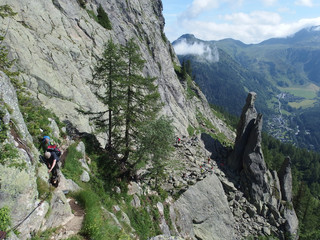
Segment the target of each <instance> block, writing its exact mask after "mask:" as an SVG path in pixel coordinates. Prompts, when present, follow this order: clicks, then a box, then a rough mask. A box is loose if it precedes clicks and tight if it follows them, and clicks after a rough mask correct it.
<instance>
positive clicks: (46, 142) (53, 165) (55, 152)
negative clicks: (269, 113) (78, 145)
mask: <svg viewBox="0 0 320 240" xmlns="http://www.w3.org/2000/svg"><path fill="white" fill-rule="evenodd" d="M40 147H41V148H42V150H43V152H44V156H42V155H40V156H39V157H40V161H41V162H43V163H45V164H46V165H47V167H48V169H49V170H48V173H49V174H50V172H51V173H52V177H51V178H50V182H51V184H52V185H53V186H55V187H57V186H58V183H59V176H58V168H59V166H58V162H59V161H60V158H59V157H60V156H61V151H60V149H59V148H58V147H57V145H55V144H51V142H50V137H49V136H44V137H43V139H42V141H41V145H40Z"/></svg>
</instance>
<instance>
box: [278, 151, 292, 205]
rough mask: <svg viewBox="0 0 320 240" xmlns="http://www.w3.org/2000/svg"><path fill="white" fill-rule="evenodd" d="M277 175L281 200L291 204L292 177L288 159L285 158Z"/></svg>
mask: <svg viewBox="0 0 320 240" xmlns="http://www.w3.org/2000/svg"><path fill="white" fill-rule="evenodd" d="M278 175H279V180H280V187H281V193H282V199H283V200H284V201H288V202H291V201H292V175H291V159H290V157H286V159H285V160H284V162H283V164H282V166H281V169H280V171H279V173H278Z"/></svg>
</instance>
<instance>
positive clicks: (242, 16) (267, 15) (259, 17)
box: [225, 11, 281, 25]
mask: <svg viewBox="0 0 320 240" xmlns="http://www.w3.org/2000/svg"><path fill="white" fill-rule="evenodd" d="M225 20H227V21H231V22H233V24H236V25H247V24H250V25H259V24H262V25H269V24H278V23H280V22H281V16H280V15H279V14H277V13H273V12H265V11H254V12H251V13H250V14H246V13H241V12H240V13H234V14H230V15H226V16H225Z"/></svg>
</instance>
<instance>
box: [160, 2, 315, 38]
mask: <svg viewBox="0 0 320 240" xmlns="http://www.w3.org/2000/svg"><path fill="white" fill-rule="evenodd" d="M162 3H163V15H164V17H165V19H166V25H165V33H166V36H167V37H168V39H169V40H170V41H174V40H176V39H177V38H178V37H180V36H181V35H182V34H185V33H191V34H194V35H195V36H196V37H197V38H200V39H203V40H220V39H224V38H233V39H236V40H240V41H242V42H244V43H247V44H249V43H259V42H261V41H263V40H266V39H269V38H273V37H286V36H289V35H292V34H294V33H295V32H297V31H299V30H300V29H302V28H305V27H309V26H316V25H320V0H162Z"/></svg>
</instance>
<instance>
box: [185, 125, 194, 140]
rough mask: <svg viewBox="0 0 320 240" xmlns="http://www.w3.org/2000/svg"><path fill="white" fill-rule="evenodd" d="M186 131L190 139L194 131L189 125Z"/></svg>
mask: <svg viewBox="0 0 320 240" xmlns="http://www.w3.org/2000/svg"><path fill="white" fill-rule="evenodd" d="M187 131H188V134H189V136H190V137H191V136H193V134H194V132H195V129H194V128H193V127H192V126H191V125H189V126H188V128H187Z"/></svg>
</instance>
